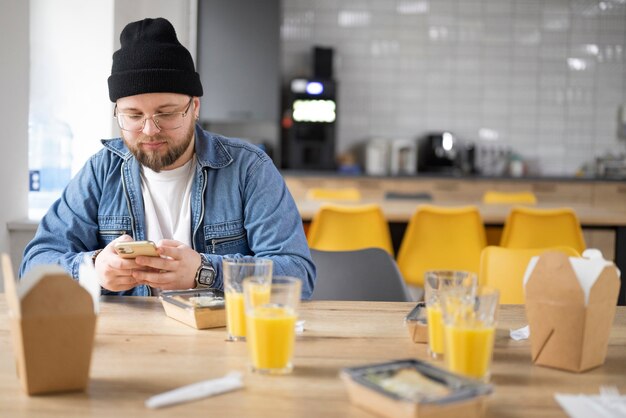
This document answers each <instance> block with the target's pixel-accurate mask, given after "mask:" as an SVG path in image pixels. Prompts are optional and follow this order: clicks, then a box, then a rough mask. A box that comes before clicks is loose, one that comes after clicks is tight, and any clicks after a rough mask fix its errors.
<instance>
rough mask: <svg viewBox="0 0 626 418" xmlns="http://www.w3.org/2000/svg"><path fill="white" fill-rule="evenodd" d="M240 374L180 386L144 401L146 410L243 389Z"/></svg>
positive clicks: (231, 373)
mask: <svg viewBox="0 0 626 418" xmlns="http://www.w3.org/2000/svg"><path fill="white" fill-rule="evenodd" d="M241 376H242V375H241V373H240V372H230V373H228V374H227V375H226V376H224V377H221V378H219V379H211V380H203V381H202V382H198V383H193V384H191V385H187V386H182V387H179V388H178V389H174V390H170V391H169V392H164V393H161V394H159V395H155V396H153V397H151V398H148V400H146V406H147V407H148V408H161V407H163V406H168V405H173V404H177V403H182V402H189V401H195V400H197V399H201V398H206V397H209V396H213V395H219V394H220V393H224V392H230V391H231V390H235V389H239V388H242V387H243V382H242V379H241Z"/></svg>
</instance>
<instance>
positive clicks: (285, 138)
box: [281, 48, 337, 170]
mask: <svg viewBox="0 0 626 418" xmlns="http://www.w3.org/2000/svg"><path fill="white" fill-rule="evenodd" d="M314 53H315V55H314V58H315V65H314V72H315V74H314V76H313V77H312V78H296V79H293V80H291V82H290V83H289V85H288V88H287V90H286V92H285V93H286V94H285V100H284V111H283V118H282V121H281V125H282V141H281V143H282V167H283V168H292V169H301V170H302V169H303V170H307V169H308V170H318V169H322V170H324V169H326V170H332V169H335V168H336V163H335V131H336V121H337V97H336V92H337V86H336V82H335V80H333V78H332V49H329V48H315V49H314Z"/></svg>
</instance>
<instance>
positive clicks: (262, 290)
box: [224, 284, 270, 337]
mask: <svg viewBox="0 0 626 418" xmlns="http://www.w3.org/2000/svg"><path fill="white" fill-rule="evenodd" d="M224 295H225V297H226V325H227V327H228V334H229V335H230V336H232V337H245V336H246V315H245V309H244V306H245V305H244V302H243V293H237V292H226V293H225V294H224ZM251 295H252V304H253V305H254V306H257V305H263V304H266V303H268V302H269V301H270V286H269V285H262V284H258V285H254V286H253V287H252V293H251Z"/></svg>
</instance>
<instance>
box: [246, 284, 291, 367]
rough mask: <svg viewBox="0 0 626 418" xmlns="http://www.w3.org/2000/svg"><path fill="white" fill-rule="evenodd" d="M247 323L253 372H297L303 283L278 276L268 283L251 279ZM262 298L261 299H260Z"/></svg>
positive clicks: (247, 297) (247, 288)
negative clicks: (296, 343) (296, 345)
mask: <svg viewBox="0 0 626 418" xmlns="http://www.w3.org/2000/svg"><path fill="white" fill-rule="evenodd" d="M243 293H244V303H245V309H246V320H247V338H246V345H247V346H248V353H249V355H250V362H251V366H252V370H253V371H255V372H259V373H268V374H286V373H290V372H291V370H292V369H293V362H292V361H293V351H294V345H295V340H296V331H295V326H296V319H297V309H298V303H299V302H300V297H301V293H302V281H301V280H300V279H297V278H295V277H286V276H282V277H274V278H273V279H272V282H271V285H270V283H268V282H264V281H263V280H259V279H258V278H256V277H251V278H248V279H245V280H244V284H243ZM260 295H261V296H260Z"/></svg>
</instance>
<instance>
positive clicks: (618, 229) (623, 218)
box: [296, 198, 626, 305]
mask: <svg viewBox="0 0 626 418" xmlns="http://www.w3.org/2000/svg"><path fill="white" fill-rule="evenodd" d="M324 203H326V202H322V201H316V200H309V199H304V198H302V199H296V205H297V206H298V211H299V212H300V216H301V217H302V220H303V221H305V222H309V221H310V220H311V219H312V218H313V216H314V215H315V213H316V212H317V211H318V210H319V208H320V207H321V206H322V205H323V204H324ZM336 203H337V204H340V205H364V204H370V203H373V204H377V205H379V206H380V207H381V209H382V211H383V213H384V215H385V218H386V219H387V221H388V222H389V223H390V227H391V233H392V240H393V241H394V248H395V249H396V251H397V247H398V246H399V241H401V239H402V235H403V233H404V230H405V228H406V224H407V223H408V222H409V220H410V219H411V216H413V214H414V213H415V211H416V210H417V208H418V207H419V206H420V205H423V204H429V205H433V204H434V205H440V206H467V205H469V204H473V205H474V206H476V207H477V208H478V210H479V212H480V215H481V217H482V219H483V222H484V223H485V225H487V226H502V225H504V221H505V220H506V218H507V215H508V214H509V212H510V210H511V208H512V207H513V206H512V205H485V204H482V203H468V202H467V201H464V202H445V203H440V202H425V201H420V200H412V199H364V200H361V201H359V202H356V203H345V202H336ZM563 206H567V207H569V208H572V209H573V210H574V211H575V212H576V215H578V219H579V220H580V223H581V225H582V227H583V228H597V229H608V230H612V231H614V232H615V265H616V266H617V267H618V268H619V269H620V270H621V271H623V272H626V207H624V208H622V209H621V210H617V209H611V208H599V207H593V206H591V205H584V204H576V205H571V204H567V205H560V206H559V205H555V204H552V205H550V204H539V205H533V206H532V207H533V208H555V207H563ZM394 224H395V225H394ZM398 226H399V227H398ZM621 280H622V287H621V289H620V296H619V300H618V304H619V305H626V273H624V274H623V275H622V278H621Z"/></svg>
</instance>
